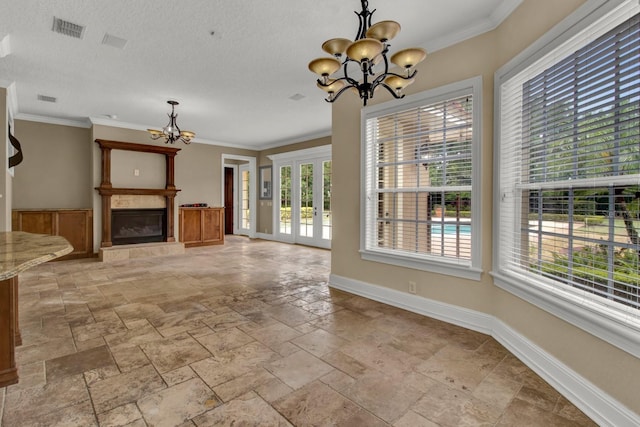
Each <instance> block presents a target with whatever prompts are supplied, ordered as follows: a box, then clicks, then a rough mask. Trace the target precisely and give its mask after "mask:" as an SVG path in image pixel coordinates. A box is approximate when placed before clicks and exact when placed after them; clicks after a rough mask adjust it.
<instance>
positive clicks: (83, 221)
mask: <svg viewBox="0 0 640 427" xmlns="http://www.w3.org/2000/svg"><path fill="white" fill-rule="evenodd" d="M91 219H92V218H91V216H90V215H87V212H85V211H60V212H58V234H59V235H60V236H62V237H64V238H65V239H67V240H68V241H69V243H71V246H73V252H71V253H70V254H69V255H76V256H78V255H81V254H85V255H86V254H91V253H92V252H93V221H91Z"/></svg>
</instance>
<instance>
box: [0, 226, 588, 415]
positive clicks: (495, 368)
mask: <svg viewBox="0 0 640 427" xmlns="http://www.w3.org/2000/svg"><path fill="white" fill-rule="evenodd" d="M330 256H331V254H330V252H329V251H325V250H320V249H313V248H306V247H300V246H293V245H285V244H279V243H274V242H266V241H250V240H248V239H245V238H240V237H230V238H229V239H228V240H227V242H226V244H225V245H224V246H215V247H205V248H194V249H189V250H187V253H186V254H185V255H181V256H174V257H159V258H147V259H142V260H134V261H122V262H117V263H112V264H106V263H100V262H97V261H95V260H79V261H64V262H57V263H48V264H45V265H42V266H39V267H36V268H33V269H32V270H30V271H28V272H26V273H24V274H23V275H21V278H20V280H21V283H20V291H21V293H20V310H21V312H20V315H21V316H20V321H21V329H22V335H23V342H24V343H23V345H22V346H21V347H19V348H18V349H17V360H18V364H19V372H20V378H21V379H20V383H19V384H17V385H13V386H10V387H7V388H5V389H0V415H1V418H0V419H1V420H2V421H1V423H0V424H2V425H3V426H6V427H10V426H65V427H69V426H82V427H85V426H94V425H100V426H193V425H196V426H232V425H233V426H253V425H255V426H289V425H296V426H304V425H314V426H334V425H336V426H367V427H375V426H385V425H393V426H410V427H416V426H460V425H467V426H471V425H499V426H535V425H539V426H561V425H562V426H565V425H566V426H578V425H580V426H587V425H594V424H593V423H592V422H591V421H590V420H589V419H588V418H587V417H586V416H585V415H584V414H583V413H581V412H580V411H579V410H578V409H577V408H576V407H575V406H573V405H572V404H571V403H569V402H568V401H567V400H566V399H565V398H563V397H562V396H561V395H560V394H559V393H558V392H557V391H555V390H554V389H553V388H552V387H551V386H549V385H548V384H547V383H546V382H544V381H543V380H542V379H541V378H540V377H538V376H537V375H536V374H534V373H533V372H532V371H531V370H530V369H528V368H527V367H526V366H525V365H523V364H522V363H521V362H520V361H519V360H518V359H516V358H515V357H514V356H513V355H511V354H510V353H509V352H508V351H507V350H505V348H504V347H502V346H501V345H500V344H498V343H497V342H496V341H495V340H494V339H492V338H491V337H489V336H486V335H483V334H480V333H477V332H473V331H470V330H466V329H463V328H460V327H457V326H453V325H449V324H446V323H443V322H440V321H437V320H433V319H430V318H427V317H423V316H419V315H416V314H413V313H409V312H406V311H403V310H400V309H397V308H394V307H390V306H387V305H384V304H380V303H377V302H374V301H371V300H367V299H365V298H361V297H358V296H354V295H350V294H347V293H344V292H339V291H335V290H332V289H330V288H329V287H328V286H327V280H328V275H329V261H330Z"/></svg>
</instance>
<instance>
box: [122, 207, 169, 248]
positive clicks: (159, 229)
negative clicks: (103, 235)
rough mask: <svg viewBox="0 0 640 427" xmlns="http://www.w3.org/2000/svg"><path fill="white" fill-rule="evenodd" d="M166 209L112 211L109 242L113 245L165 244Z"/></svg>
mask: <svg viewBox="0 0 640 427" xmlns="http://www.w3.org/2000/svg"><path fill="white" fill-rule="evenodd" d="M166 222H167V210H166V209H112V210H111V242H112V243H113V244H114V245H130V244H134V243H151V242H165V241H166V240H167V234H166V229H167V227H166Z"/></svg>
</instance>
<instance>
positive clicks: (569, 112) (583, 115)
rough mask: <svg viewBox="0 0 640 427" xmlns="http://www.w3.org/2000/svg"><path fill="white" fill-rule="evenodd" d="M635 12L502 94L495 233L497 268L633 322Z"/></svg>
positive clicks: (639, 221) (638, 278) (638, 90)
mask: <svg viewBox="0 0 640 427" xmlns="http://www.w3.org/2000/svg"><path fill="white" fill-rule="evenodd" d="M637 13H638V6H637V5H632V4H631V2H629V3H628V4H627V5H626V6H624V7H622V8H619V9H618V10H616V11H614V12H613V13H612V14H610V15H608V16H606V17H605V18H603V19H601V20H600V21H599V22H597V23H596V24H595V25H593V26H591V27H590V28H589V29H588V30H587V31H585V32H583V33H582V34H578V35H577V36H576V37H574V38H573V39H571V40H569V41H568V42H567V43H565V44H564V45H563V46H561V47H560V48H558V49H556V50H555V51H553V52H551V53H550V54H548V55H546V56H545V57H543V58H541V59H540V60H539V61H537V62H536V63H534V64H533V65H532V66H530V67H528V68H527V69H525V70H523V71H522V72H520V73H519V74H518V75H516V76H514V77H512V78H511V79H510V80H508V81H506V82H505V83H503V85H502V86H501V99H500V102H501V127H500V131H501V141H500V149H501V151H500V170H499V174H500V175H499V182H500V194H499V197H500V213H499V214H500V223H501V229H500V230H499V231H498V235H499V251H498V258H499V259H498V264H499V266H500V269H501V270H503V271H511V272H513V273H517V274H521V275H524V276H526V277H533V278H534V279H533V280H534V281H536V280H537V281H538V282H539V283H544V284H545V285H548V286H550V287H551V288H553V287H555V288H557V289H562V290H565V291H569V292H572V293H573V295H574V296H575V297H579V298H581V299H582V298H584V297H585V296H586V301H588V302H589V303H590V304H591V303H595V304H597V305H601V306H607V307H609V308H610V307H612V305H611V304H612V303H613V307H615V308H616V309H617V310H622V311H626V312H628V311H629V310H633V311H632V313H633V315H634V316H640V314H639V313H638V312H637V311H636V310H638V309H639V308H640V301H639V292H640V269H639V267H638V265H639V264H638V263H639V260H640V241H639V240H638V231H640V218H639V217H638V212H639V211H640V209H639V205H640V15H638V14H637ZM532 274H533V276H532ZM594 296H597V297H595V298H594Z"/></svg>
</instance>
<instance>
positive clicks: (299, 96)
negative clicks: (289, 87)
mask: <svg viewBox="0 0 640 427" xmlns="http://www.w3.org/2000/svg"><path fill="white" fill-rule="evenodd" d="M304 97H305V96H304V95H303V94H301V93H296V94H295V95H291V96H290V97H289V99H291V100H292V101H300V100H301V99H302V98H304Z"/></svg>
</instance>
